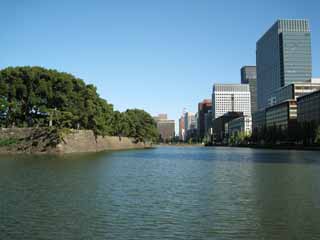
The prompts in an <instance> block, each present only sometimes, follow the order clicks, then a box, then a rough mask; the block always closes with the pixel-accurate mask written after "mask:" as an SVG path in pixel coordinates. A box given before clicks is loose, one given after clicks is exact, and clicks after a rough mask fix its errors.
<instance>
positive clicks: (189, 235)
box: [0, 147, 320, 240]
mask: <svg viewBox="0 0 320 240" xmlns="http://www.w3.org/2000/svg"><path fill="white" fill-rule="evenodd" d="M319 156H320V153H319V152H303V151H283V150H273V151H271V150H257V149H245V148H202V147H185V148H182V147H181V148H179V147H161V148H157V149H150V150H133V151H122V152H109V153H99V154H90V155H66V156H60V157H59V156H45V155H43V156H1V157H0V179H1V180H0V194H1V195H0V239H26V240H29V239H57V240H58V239H59V240H60V239H67V240H68V239H148V240H149V239H320V227H319V219H320V181H319V180H320V164H319V163H320V157H319Z"/></svg>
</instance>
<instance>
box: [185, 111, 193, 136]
mask: <svg viewBox="0 0 320 240" xmlns="http://www.w3.org/2000/svg"><path fill="white" fill-rule="evenodd" d="M184 128H185V131H188V130H189V129H194V128H196V117H195V115H194V114H193V113H192V112H186V113H185V114H184Z"/></svg>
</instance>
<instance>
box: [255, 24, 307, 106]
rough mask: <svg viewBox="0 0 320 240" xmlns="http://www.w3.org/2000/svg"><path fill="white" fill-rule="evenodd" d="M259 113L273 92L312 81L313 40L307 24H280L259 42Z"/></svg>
mask: <svg viewBox="0 0 320 240" xmlns="http://www.w3.org/2000/svg"><path fill="white" fill-rule="evenodd" d="M256 61H257V62H256V65H257V96H258V98H257V99H258V109H263V108H265V107H267V106H268V98H269V96H270V95H271V94H272V92H273V91H274V90H276V89H279V88H281V87H283V86H286V85H289V84H291V83H296V82H305V81H308V80H309V79H310V78H311V73H312V64H311V36H310V29H309V22H308V21H307V20H278V21H277V22H276V23H275V24H274V25H273V26H272V27H271V28H270V29H269V30H268V31H267V32H266V33H265V34H264V35H263V36H262V37H261V38H260V39H259V40H258V42H257V49H256Z"/></svg>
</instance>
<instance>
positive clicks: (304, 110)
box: [297, 91, 320, 125]
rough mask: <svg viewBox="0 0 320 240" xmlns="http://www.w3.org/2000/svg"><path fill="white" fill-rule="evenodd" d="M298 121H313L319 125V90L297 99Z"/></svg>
mask: <svg viewBox="0 0 320 240" xmlns="http://www.w3.org/2000/svg"><path fill="white" fill-rule="evenodd" d="M297 104H298V122H299V123H305V122H314V123H315V124H317V125H320V91H316V92H313V93H310V94H307V95H304V96H302V97H299V98H298V99H297Z"/></svg>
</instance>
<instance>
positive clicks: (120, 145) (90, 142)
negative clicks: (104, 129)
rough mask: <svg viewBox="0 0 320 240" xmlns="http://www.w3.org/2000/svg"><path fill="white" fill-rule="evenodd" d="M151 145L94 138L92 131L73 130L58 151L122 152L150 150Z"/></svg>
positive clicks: (115, 138) (123, 139) (125, 140)
mask: <svg viewBox="0 0 320 240" xmlns="http://www.w3.org/2000/svg"><path fill="white" fill-rule="evenodd" d="M148 147H151V146H150V144H144V143H134V141H133V139H130V138H127V137H112V136H105V137H102V136H98V137H97V138H96V137H95V136H94V134H93V132H92V131H91V130H72V131H71V133H69V134H67V135H66V136H64V137H63V141H62V142H61V143H60V144H58V146H57V151H58V152H62V153H80V152H100V151H106V150H121V149H135V148H148Z"/></svg>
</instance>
